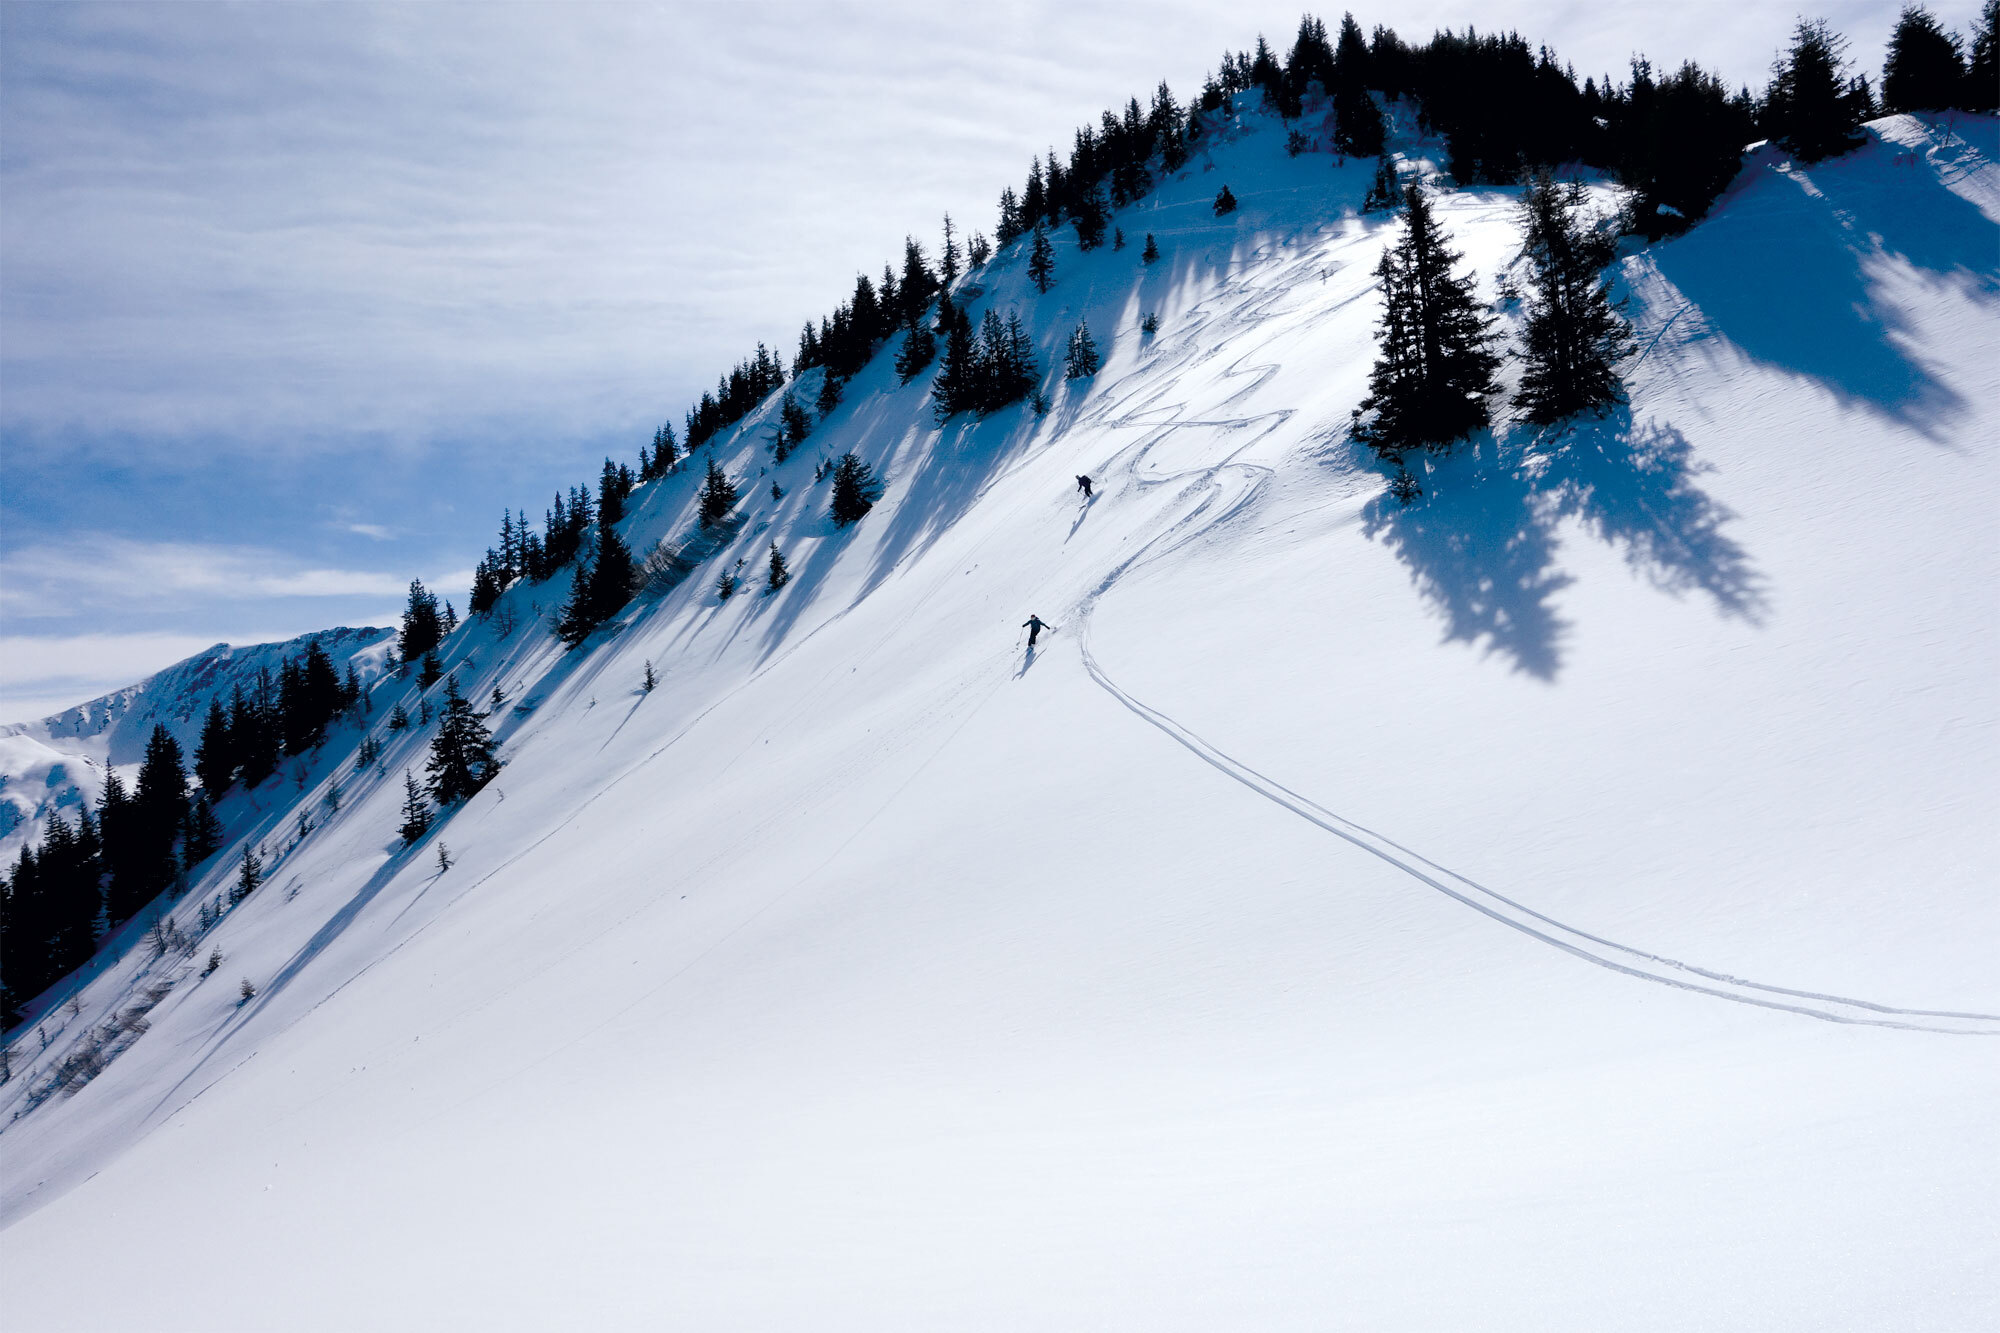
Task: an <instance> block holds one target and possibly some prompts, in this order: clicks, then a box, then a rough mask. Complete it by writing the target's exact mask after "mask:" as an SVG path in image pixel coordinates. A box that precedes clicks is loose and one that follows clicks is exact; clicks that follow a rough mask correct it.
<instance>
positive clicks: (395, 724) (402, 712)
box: [389, 699, 410, 731]
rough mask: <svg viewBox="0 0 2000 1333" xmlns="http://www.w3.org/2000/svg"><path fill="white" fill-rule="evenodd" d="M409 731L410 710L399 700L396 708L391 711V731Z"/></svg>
mask: <svg viewBox="0 0 2000 1333" xmlns="http://www.w3.org/2000/svg"><path fill="white" fill-rule="evenodd" d="M409 729H410V710H409V709H407V708H405V707H403V701H402V700H400V699H398V700H397V701H396V706H395V707H394V708H392V709H390V710H389V730H391V731H408V730H409Z"/></svg>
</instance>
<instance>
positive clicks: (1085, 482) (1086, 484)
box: [1076, 477, 1090, 500]
mask: <svg viewBox="0 0 2000 1333" xmlns="http://www.w3.org/2000/svg"><path fill="white" fill-rule="evenodd" d="M1076 488H1077V489H1078V490H1080V491H1082V492H1083V498H1084V499H1086V500H1088V499H1089V498H1090V478H1089V477H1078V478H1077V479H1076Z"/></svg>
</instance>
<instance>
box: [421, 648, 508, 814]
mask: <svg viewBox="0 0 2000 1333" xmlns="http://www.w3.org/2000/svg"><path fill="white" fill-rule="evenodd" d="M493 771H494V762H493V737H492V734H491V733H490V732H488V731H487V730H486V714H484V713H480V712H476V711H474V710H473V707H472V705H471V703H470V702H468V701H467V700H466V697H465V696H464V695H463V694H461V693H459V690H458V677H457V676H452V677H449V678H448V679H447V680H446V681H445V686H444V710H443V712H442V714H441V716H440V718H439V723H438V729H437V735H435V736H433V737H431V752H430V758H429V759H427V760H425V762H424V772H425V773H426V774H428V775H429V776H428V778H427V782H426V785H427V786H428V787H429V790H430V794H431V797H432V799H433V800H435V801H436V802H437V803H438V804H439V805H440V806H446V805H453V804H456V803H457V802H459V801H462V800H465V799H466V798H467V797H469V796H471V795H472V794H473V793H474V792H476V791H478V790H479V789H480V788H481V787H483V786H485V785H486V783H487V782H488V781H490V780H491V779H492V777H493Z"/></svg>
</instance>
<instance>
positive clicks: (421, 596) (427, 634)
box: [396, 579, 444, 662]
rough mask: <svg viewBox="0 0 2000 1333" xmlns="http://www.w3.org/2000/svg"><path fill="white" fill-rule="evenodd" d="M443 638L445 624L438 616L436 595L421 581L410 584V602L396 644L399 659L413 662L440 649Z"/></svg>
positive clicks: (405, 610) (414, 580) (412, 581)
mask: <svg viewBox="0 0 2000 1333" xmlns="http://www.w3.org/2000/svg"><path fill="white" fill-rule="evenodd" d="M443 638H444V620H443V618H442V617H441V616H439V614H438V599H437V594H436V593H434V592H432V591H430V590H429V589H428V588H426V587H424V585H423V581H422V580H421V579H411V580H410V600H409V602H408V603H407V604H406V605H405V606H404V608H403V632H402V635H401V636H400V637H399V638H398V639H397V640H396V655H397V656H398V657H400V658H402V659H403V660H404V661H405V662H410V661H414V660H415V659H417V658H418V657H421V656H423V654H425V653H427V652H429V651H430V650H431V649H433V648H435V647H437V645H438V643H439V641H440V640H442V639H443Z"/></svg>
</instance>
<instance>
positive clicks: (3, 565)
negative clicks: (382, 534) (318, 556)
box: [0, 537, 469, 618]
mask: <svg viewBox="0 0 2000 1333" xmlns="http://www.w3.org/2000/svg"><path fill="white" fill-rule="evenodd" d="M467 577H469V575H468V576H467ZM459 578H460V573H459V572H458V571H454V572H452V573H451V574H448V575H446V576H444V578H443V579H442V580H440V581H439V582H440V586H441V587H447V588H450V587H456V586H458V580H459ZM407 586H408V579H407V577H406V576H403V575H399V574H395V573H390V572H386V571H381V570H366V569H328V568H315V567H311V566H305V565H302V564H300V563H299V562H298V561H296V560H295V559H293V558H291V557H288V556H286V555H284V554H282V553H280V552H275V551H268V550H262V549H259V548H255V547H230V546H205V545H199V544H195V543H188V542H146V541H134V540H131V539H128V538H123V537H94V538H93V537H78V538H75V539H72V540H69V541H65V542H61V543H56V544H45V545H38V546H29V547H24V548H22V549H21V550H18V551H13V552H10V553H8V554H7V555H6V556H5V557H4V559H0V610H4V612H5V613H6V614H7V615H8V616H9V617H35V618H43V617H51V618H53V617H67V616H75V615H82V614H86V613H90V612H98V611H104V610H108V609H116V608H121V607H125V608H134V609H137V608H141V607H143V608H145V609H148V610H158V609H161V607H162V605H163V604H165V605H172V604H175V603H184V604H189V605H194V604H207V603H214V602H218V601H222V602H229V601H254V600H261V599H294V598H306V599H311V598H341V597H367V598H375V599H395V598H399V597H400V596H401V595H402V593H403V592H404V590H405V589H406V588H407Z"/></svg>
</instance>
